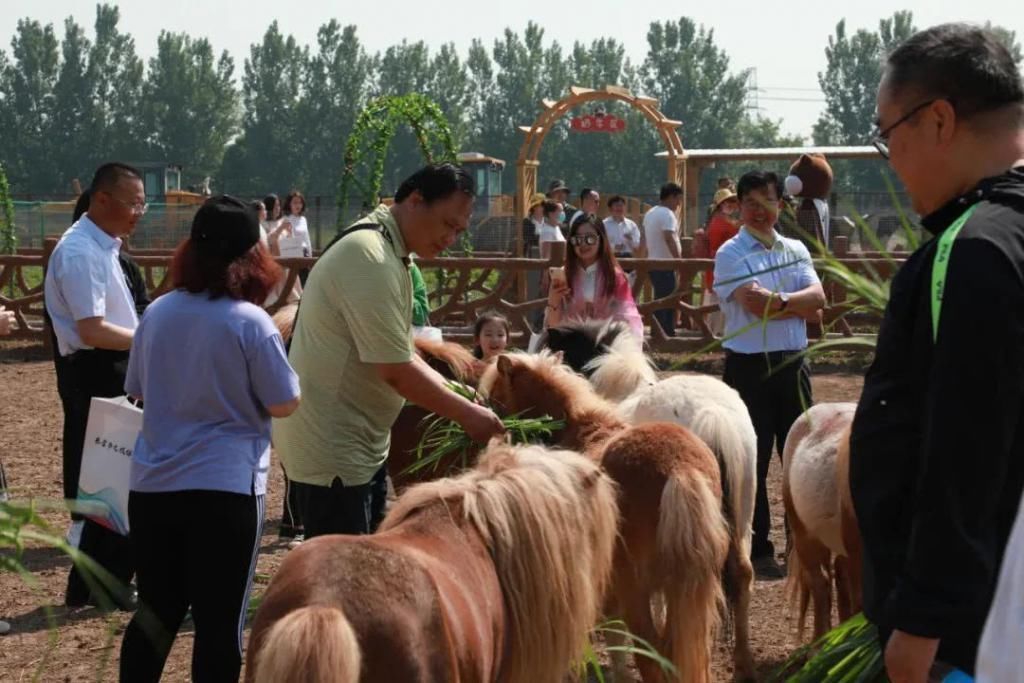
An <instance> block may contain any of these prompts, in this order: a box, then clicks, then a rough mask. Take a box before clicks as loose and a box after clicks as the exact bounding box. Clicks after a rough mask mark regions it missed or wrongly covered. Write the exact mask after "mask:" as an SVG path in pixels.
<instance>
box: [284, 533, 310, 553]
mask: <svg viewBox="0 0 1024 683" xmlns="http://www.w3.org/2000/svg"><path fill="white" fill-rule="evenodd" d="M305 540H306V535H305V534H295V537H294V538H292V540H290V541H289V542H288V549H289V550H290V549H292V548H298V547H299V546H300V545H302V542H303V541H305Z"/></svg>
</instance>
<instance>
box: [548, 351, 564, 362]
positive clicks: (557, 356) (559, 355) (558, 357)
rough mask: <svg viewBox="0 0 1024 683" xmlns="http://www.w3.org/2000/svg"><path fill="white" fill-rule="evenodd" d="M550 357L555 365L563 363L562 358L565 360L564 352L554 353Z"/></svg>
mask: <svg viewBox="0 0 1024 683" xmlns="http://www.w3.org/2000/svg"><path fill="white" fill-rule="evenodd" d="M551 355H552V356H554V358H555V362H556V363H564V362H565V360H564V358H565V351H555V352H554V353H553V354H551Z"/></svg>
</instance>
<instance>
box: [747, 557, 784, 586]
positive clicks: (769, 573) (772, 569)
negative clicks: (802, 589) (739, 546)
mask: <svg viewBox="0 0 1024 683" xmlns="http://www.w3.org/2000/svg"><path fill="white" fill-rule="evenodd" d="M752 564H753V565H754V576H756V577H757V578H759V579H761V580H762V581H778V580H779V579H784V578H786V574H785V572H783V571H782V567H780V566H779V563H778V562H776V561H775V558H774V557H772V556H771V555H765V556H763V557H757V558H754V560H753V561H752Z"/></svg>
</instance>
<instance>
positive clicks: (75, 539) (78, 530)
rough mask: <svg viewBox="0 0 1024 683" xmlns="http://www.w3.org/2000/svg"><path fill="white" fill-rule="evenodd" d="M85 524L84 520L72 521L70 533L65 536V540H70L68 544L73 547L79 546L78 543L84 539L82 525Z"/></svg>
mask: <svg viewBox="0 0 1024 683" xmlns="http://www.w3.org/2000/svg"><path fill="white" fill-rule="evenodd" d="M84 526H85V522H84V521H82V520H80V519H79V520H75V521H74V522H71V527H70V528H69V529H68V535H67V536H65V538H64V540H66V541H67V542H68V545H69V546H71V547H72V548H77V547H78V544H79V543H80V542H81V540H82V527H84Z"/></svg>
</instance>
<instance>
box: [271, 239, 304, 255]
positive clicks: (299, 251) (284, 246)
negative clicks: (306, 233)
mask: <svg viewBox="0 0 1024 683" xmlns="http://www.w3.org/2000/svg"><path fill="white" fill-rule="evenodd" d="M305 244H306V243H305V242H304V241H303V239H302V238H301V237H282V238H280V239H279V240H277V248H278V249H280V250H281V258H303V257H304V256H305V255H306V252H305Z"/></svg>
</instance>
